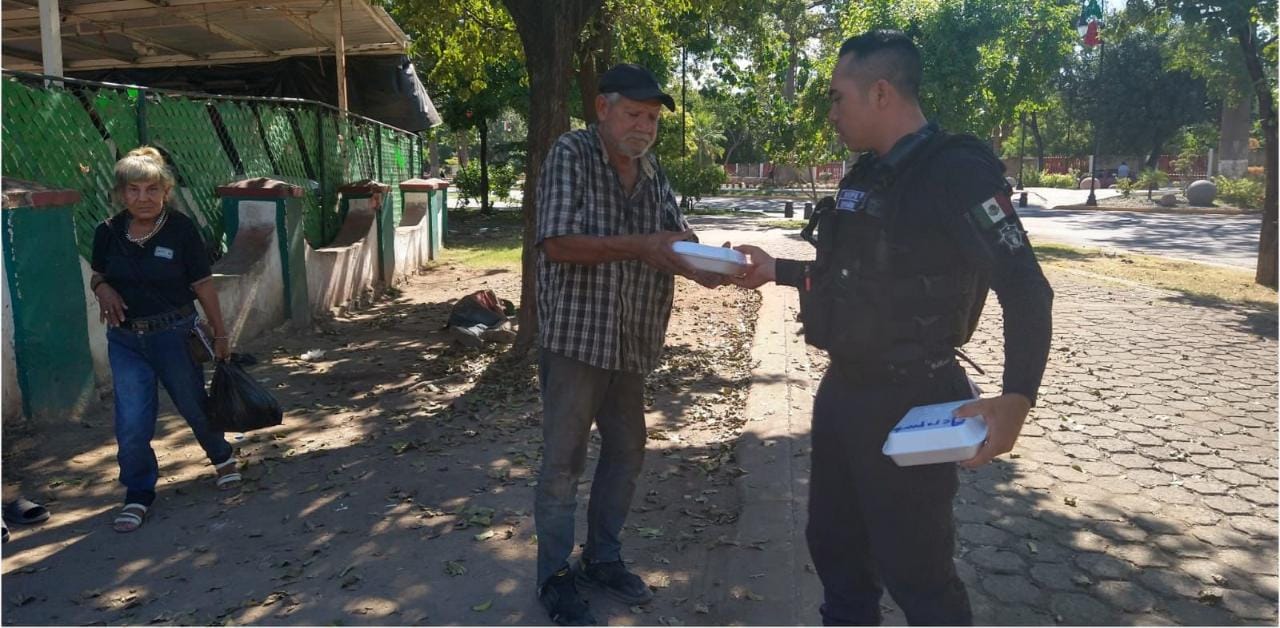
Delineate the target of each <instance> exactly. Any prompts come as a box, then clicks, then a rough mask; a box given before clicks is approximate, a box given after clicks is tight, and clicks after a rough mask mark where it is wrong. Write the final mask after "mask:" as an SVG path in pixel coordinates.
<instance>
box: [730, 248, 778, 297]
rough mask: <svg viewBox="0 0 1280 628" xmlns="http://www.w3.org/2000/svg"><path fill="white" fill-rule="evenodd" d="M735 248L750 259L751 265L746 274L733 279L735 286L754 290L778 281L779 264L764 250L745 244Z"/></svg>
mask: <svg viewBox="0 0 1280 628" xmlns="http://www.w3.org/2000/svg"><path fill="white" fill-rule="evenodd" d="M733 248H734V250H736V251H738V252H739V253H743V254H745V255H746V256H747V257H748V258H749V259H750V264H751V266H750V268H748V269H747V272H746V273H745V274H742V275H739V276H737V277H734V278H732V279H731V281H732V282H733V285H735V286H738V287H741V288H747V289H754V288H759V287H760V286H763V285H764V284H766V283H769V282H770V281H774V280H776V279H777V264H776V262H775V260H774V259H773V256H771V255H769V254H768V253H765V252H764V249H762V248H760V247H758V246H751V245H750V244H743V245H741V246H735V247H733Z"/></svg>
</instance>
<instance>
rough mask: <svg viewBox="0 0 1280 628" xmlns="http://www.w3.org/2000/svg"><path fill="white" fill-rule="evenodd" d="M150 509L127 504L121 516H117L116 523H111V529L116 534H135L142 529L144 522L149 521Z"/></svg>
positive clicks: (122, 509)
mask: <svg viewBox="0 0 1280 628" xmlns="http://www.w3.org/2000/svg"><path fill="white" fill-rule="evenodd" d="M148 510H149V509H148V508H147V507H146V506H143V505H142V504H138V503H131V504H125V505H124V508H121V509H120V514H118V515H116V519H115V521H112V522H111V528H112V529H114V530H115V531H116V532H121V533H124V532H133V531H135V530H137V529H138V528H141V527H142V524H143V522H145V521H146V520H147V512H148Z"/></svg>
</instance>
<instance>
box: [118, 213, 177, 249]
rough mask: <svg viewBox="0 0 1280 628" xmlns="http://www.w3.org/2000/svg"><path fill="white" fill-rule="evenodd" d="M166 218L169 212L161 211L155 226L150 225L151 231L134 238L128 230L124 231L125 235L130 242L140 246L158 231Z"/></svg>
mask: <svg viewBox="0 0 1280 628" xmlns="http://www.w3.org/2000/svg"><path fill="white" fill-rule="evenodd" d="M168 218H169V212H167V211H166V212H161V213H160V217H159V218H157V219H156V224H155V226H153V227H151V231H148V232H147V234H146V235H144V236H142V237H138V238H135V237H133V234H132V233H129V232H128V231H126V232H125V237H126V238H129V241H130V242H132V243H134V244H137V245H138V246H142V245H143V244H146V243H147V240H150V239H151V238H152V237H153V236H155V235H156V234H157V233H160V228H161V227H163V226H164V221H165V220H167V219H168Z"/></svg>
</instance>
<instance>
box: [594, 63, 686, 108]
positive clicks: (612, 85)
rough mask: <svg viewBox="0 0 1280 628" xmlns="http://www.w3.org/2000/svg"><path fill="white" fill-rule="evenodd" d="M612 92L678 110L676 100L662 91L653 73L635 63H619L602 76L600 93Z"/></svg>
mask: <svg viewBox="0 0 1280 628" xmlns="http://www.w3.org/2000/svg"><path fill="white" fill-rule="evenodd" d="M611 92H617V93H619V94H622V95H623V96H626V97H627V98H630V99H631V100H656V101H659V102H661V103H662V104H664V105H666V106H667V109H670V110H672V111H675V110H676V101H675V99H673V98H671V97H670V96H668V95H667V94H666V93H664V92H663V91H662V87H661V86H660V85H658V79H656V78H654V76H653V72H650V71H649V70H648V69H647V68H645V67H644V66H640V65H636V64H634V63H619V64H618V65H615V66H613V67H611V68H609V70H608V71H607V72H605V73H604V74H601V75H600V93H601V94H608V93H611Z"/></svg>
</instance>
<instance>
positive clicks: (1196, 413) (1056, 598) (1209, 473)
mask: <svg viewBox="0 0 1280 628" xmlns="http://www.w3.org/2000/svg"><path fill="white" fill-rule="evenodd" d="M734 220H735V221H736V220H740V219H734ZM700 222H701V223H702V224H701V225H700V227H699V229H700V231H702V232H703V233H705V234H706V235H707V236H708V238H712V239H715V241H716V242H719V241H721V240H724V239H732V240H733V241H734V243H735V244H736V243H756V244H761V245H762V246H764V247H765V248H766V249H767V250H769V251H771V252H773V253H774V254H777V255H783V256H793V257H811V255H812V253H811V251H812V249H811V247H809V246H808V245H807V244H806V243H804V242H802V241H800V240H799V239H798V238H797V237H796V236H795V235H794V233H793V232H783V231H781V230H777V229H772V230H764V229H762V228H759V225H757V226H755V227H747V228H744V226H743V225H741V224H734V223H731V222H729V221H727V220H725V221H721V220H703V221H700ZM721 229H723V231H722V230H721ZM708 238H704V240H706V241H710V240H709V239H708ZM1047 274H1048V275H1049V279H1050V281H1051V283H1052V284H1053V286H1054V289H1055V291H1056V294H1057V297H1056V300H1055V304H1054V318H1055V320H1054V340H1053V345H1052V346H1053V349H1052V355H1051V357H1050V363H1049V366H1048V371H1047V373H1046V375H1045V379H1044V384H1043V387H1042V388H1041V395H1040V402H1039V405H1038V407H1036V408H1035V409H1034V410H1033V411H1032V414H1031V418H1030V419H1029V421H1028V423H1027V424H1026V426H1025V428H1024V430H1023V433H1022V437H1021V438H1020V440H1019V441H1018V446H1017V448H1016V449H1015V451H1014V453H1013V454H1012V455H1008V456H1005V457H1003V458H1002V459H1000V460H998V461H997V462H996V463H993V464H991V465H988V466H987V467H985V468H983V469H981V470H979V471H976V472H962V476H961V477H962V481H961V489H960V492H959V495H958V497H957V499H956V504H955V514H956V519H957V527H958V530H957V532H958V535H959V551H958V564H959V569H960V573H961V575H962V577H963V578H964V580H965V582H966V583H967V585H968V587H969V591H970V595H971V597H972V600H973V604H974V611H975V620H976V621H977V622H978V623H980V624H1052V623H1062V624H1171V623H1177V624H1209V625H1221V624H1271V625H1274V624H1275V623H1276V622H1277V603H1276V599H1277V588H1276V587H1277V551H1276V548H1277V543H1276V537H1277V534H1276V533H1277V517H1276V503H1277V499H1276V497H1277V482H1276V477H1277V473H1276V471H1277V460H1276V458H1277V425H1276V423H1277V420H1276V418H1277V417H1276V397H1277V389H1276V378H1277V373H1276V361H1277V344H1276V318H1275V315H1274V314H1268V313H1262V312H1255V311H1250V310H1246V309H1241V308H1236V307H1234V306H1222V305H1206V304H1202V303H1195V302H1192V301H1190V300H1188V299H1187V298H1185V297H1183V296H1181V295H1178V294H1174V293H1170V292H1166V291H1161V290H1155V289H1149V288H1145V287H1140V286H1133V285H1127V284H1122V283H1116V282H1112V281H1108V280H1106V279H1104V278H1099V277H1092V276H1085V275H1080V274H1075V273H1068V272H1065V271H1057V270H1054V269H1052V268H1050V269H1048V270H1047ZM766 298H767V297H766ZM999 316H1000V308H999V304H998V302H997V301H996V299H995V297H994V296H992V298H991V300H990V301H989V303H988V305H987V309H986V311H985V314H984V318H983V321H982V324H981V327H980V328H979V331H978V333H977V334H976V335H975V337H974V340H973V341H972V342H971V343H970V344H969V345H968V346H967V347H966V352H967V353H968V354H969V355H970V356H971V357H972V358H973V359H974V360H976V361H977V362H978V364H980V365H982V366H983V367H984V368H985V369H986V370H987V374H986V375H975V380H976V381H977V382H978V383H979V384H980V385H981V386H982V388H983V389H984V390H986V391H988V393H991V392H995V391H997V390H998V388H999V382H1000V371H1001V367H1000V365H1001V364H1002V363H1003V354H1002V348H1001V347H1002V346H1003V341H1002V339H1001V338H1002V327H1001V324H1000V318H999ZM809 359H810V362H811V364H810V365H809V367H808V368H807V369H806V368H803V367H802V368H801V369H799V370H800V371H802V372H803V371H805V370H807V371H808V372H809V373H812V376H811V378H810V381H809V382H808V387H809V391H810V392H812V391H813V390H816V385H817V380H818V379H819V378H820V377H821V374H822V372H823V371H824V370H825V357H824V356H823V355H822V354H821V353H820V352H817V351H813V350H810V351H809ZM970 370H972V369H970ZM801 385H803V384H801ZM801 424H805V423H804V422H802V423H801ZM806 466H807V465H806ZM801 525H802V523H801ZM886 619H887V621H895V620H896V621H898V622H900V621H901V616H900V614H898V616H897V617H896V618H895V617H893V616H892V615H891V616H889V617H887V618H886Z"/></svg>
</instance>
